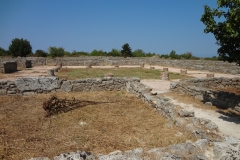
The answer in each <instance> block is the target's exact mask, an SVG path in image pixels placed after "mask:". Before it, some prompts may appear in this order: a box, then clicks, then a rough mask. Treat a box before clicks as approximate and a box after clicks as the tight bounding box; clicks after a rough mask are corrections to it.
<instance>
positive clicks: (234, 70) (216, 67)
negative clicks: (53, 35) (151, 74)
mask: <svg viewBox="0 0 240 160" xmlns="http://www.w3.org/2000/svg"><path fill="white" fill-rule="evenodd" d="M24 60H31V62H32V65H33V66H41V65H58V64H60V63H62V64H63V66H88V65H89V64H91V65H93V66H105V65H112V66H116V65H136V66H139V65H141V64H143V63H145V64H149V65H161V66H169V67H177V68H182V69H190V70H204V71H211V72H219V73H228V74H240V69H239V68H240V67H239V66H237V65H236V64H235V63H228V62H223V61H208V60H170V59H161V58H157V57H127V58H123V57H101V56H79V57H62V58H59V57H57V58H50V57H47V58H44V57H18V58H11V57H1V58H0V62H2V61H17V62H18V64H20V63H22V62H23V61H24Z"/></svg>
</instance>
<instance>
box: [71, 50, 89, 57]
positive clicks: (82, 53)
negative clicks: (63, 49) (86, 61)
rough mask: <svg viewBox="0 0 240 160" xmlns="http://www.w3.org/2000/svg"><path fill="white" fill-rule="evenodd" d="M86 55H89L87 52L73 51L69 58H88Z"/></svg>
mask: <svg viewBox="0 0 240 160" xmlns="http://www.w3.org/2000/svg"><path fill="white" fill-rule="evenodd" d="M88 55H89V53H88V52H83V51H81V52H77V51H75V50H73V51H72V53H71V56H74V57H77V56H88Z"/></svg>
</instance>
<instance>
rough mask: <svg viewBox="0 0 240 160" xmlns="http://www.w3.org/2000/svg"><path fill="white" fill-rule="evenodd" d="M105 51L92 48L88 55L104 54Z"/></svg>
mask: <svg viewBox="0 0 240 160" xmlns="http://www.w3.org/2000/svg"><path fill="white" fill-rule="evenodd" d="M106 54H107V53H106V52H103V51H102V50H96V49H94V50H93V51H92V52H91V53H90V54H89V55H90V56H106Z"/></svg>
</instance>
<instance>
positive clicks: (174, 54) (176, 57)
mask: <svg viewBox="0 0 240 160" xmlns="http://www.w3.org/2000/svg"><path fill="white" fill-rule="evenodd" d="M169 57H170V58H171V59H180V58H181V57H180V56H179V55H178V54H176V51H174V50H172V51H171V52H170V54H169Z"/></svg>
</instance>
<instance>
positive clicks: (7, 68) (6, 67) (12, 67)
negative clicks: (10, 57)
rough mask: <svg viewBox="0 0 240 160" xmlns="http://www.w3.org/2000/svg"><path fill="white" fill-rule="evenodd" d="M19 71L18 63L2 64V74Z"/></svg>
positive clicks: (0, 66) (0, 67)
mask: <svg viewBox="0 0 240 160" xmlns="http://www.w3.org/2000/svg"><path fill="white" fill-rule="evenodd" d="M16 71H17V62H16V61H11V62H10V61H9V62H0V73H12V72H16Z"/></svg>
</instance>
